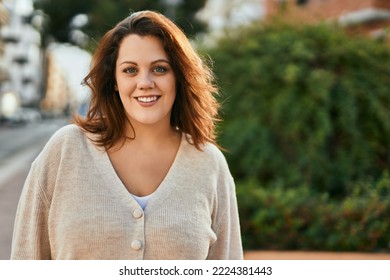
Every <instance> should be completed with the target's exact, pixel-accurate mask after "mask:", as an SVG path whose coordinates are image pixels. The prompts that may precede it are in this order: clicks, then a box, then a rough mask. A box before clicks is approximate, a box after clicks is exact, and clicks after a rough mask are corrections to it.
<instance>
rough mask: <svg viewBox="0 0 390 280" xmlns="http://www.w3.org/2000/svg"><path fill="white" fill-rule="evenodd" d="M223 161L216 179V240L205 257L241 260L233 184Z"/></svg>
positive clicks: (240, 243) (241, 252)
mask: <svg viewBox="0 0 390 280" xmlns="http://www.w3.org/2000/svg"><path fill="white" fill-rule="evenodd" d="M223 162H224V165H223V168H222V172H221V174H220V178H219V179H218V186H217V190H218V194H217V201H216V206H215V216H214V218H213V220H214V221H213V224H214V225H213V229H214V232H215V233H216V236H217V240H216V241H215V243H213V244H212V245H211V247H210V249H209V255H208V257H207V259H214V260H241V259H243V249H242V242H241V231H240V222H239V215H238V206H237V197H236V190H235V184H234V180H233V177H232V176H231V174H230V171H229V169H228V166H227V164H226V161H225V159H224V161H223Z"/></svg>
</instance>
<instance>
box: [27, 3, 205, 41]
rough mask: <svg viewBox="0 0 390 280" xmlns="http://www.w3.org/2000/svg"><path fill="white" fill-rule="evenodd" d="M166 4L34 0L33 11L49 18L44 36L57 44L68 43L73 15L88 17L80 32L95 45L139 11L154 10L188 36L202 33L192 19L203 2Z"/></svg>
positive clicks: (203, 27)
mask: <svg viewBox="0 0 390 280" xmlns="http://www.w3.org/2000/svg"><path fill="white" fill-rule="evenodd" d="M168 2H169V1H166V0H157V1H154V0H144V1H138V0H116V1H106V0H82V1H80V0H67V1H62V2H61V3H59V2H58V1H55V0H36V1H35V8H37V9H41V10H43V11H44V13H45V14H46V15H47V16H48V18H49V21H48V23H47V25H46V30H45V36H53V37H54V38H55V39H56V40H57V41H60V42H69V41H70V38H69V32H70V23H71V20H72V18H73V17H74V16H75V15H77V14H86V15H88V17H89V23H88V25H87V26H85V27H84V28H83V31H84V32H85V33H86V34H87V35H88V36H89V37H90V38H93V39H94V40H96V41H98V40H99V38H100V37H101V36H102V35H103V34H104V33H105V32H106V31H107V30H108V29H110V28H112V27H113V26H114V25H115V24H116V23H117V22H119V21H120V20H122V19H123V18H125V17H126V16H128V15H129V13H130V12H133V11H140V10H155V11H159V12H161V13H164V14H166V15H167V16H168V17H170V18H171V19H172V20H173V21H175V22H176V23H177V24H178V25H179V26H180V27H181V28H182V29H183V31H184V32H185V33H186V34H187V35H188V36H193V35H195V34H196V33H197V32H201V31H204V30H205V29H206V24H205V23H203V22H200V21H198V19H197V18H196V17H195V14H196V13H197V11H199V10H200V9H201V8H202V7H203V6H204V5H205V3H206V0H201V1H195V0H193V1H177V4H176V5H172V4H169V3H168Z"/></svg>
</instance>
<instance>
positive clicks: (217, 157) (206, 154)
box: [185, 136, 227, 166]
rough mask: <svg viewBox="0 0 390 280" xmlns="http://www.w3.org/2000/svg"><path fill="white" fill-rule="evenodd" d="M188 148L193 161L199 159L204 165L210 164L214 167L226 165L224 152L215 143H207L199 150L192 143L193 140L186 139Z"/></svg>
mask: <svg viewBox="0 0 390 280" xmlns="http://www.w3.org/2000/svg"><path fill="white" fill-rule="evenodd" d="M186 138H187V141H185V142H186V146H187V149H185V150H187V151H188V153H189V154H191V158H192V159H195V158H197V159H199V161H201V162H203V164H209V165H214V166H220V165H221V164H222V165H226V164H227V163H226V158H225V155H224V154H223V152H222V151H221V150H220V149H219V148H218V147H217V146H216V145H215V144H213V143H210V142H206V143H204V144H202V145H201V146H200V149H197V148H196V147H195V145H193V144H192V143H191V138H188V136H187V137H186Z"/></svg>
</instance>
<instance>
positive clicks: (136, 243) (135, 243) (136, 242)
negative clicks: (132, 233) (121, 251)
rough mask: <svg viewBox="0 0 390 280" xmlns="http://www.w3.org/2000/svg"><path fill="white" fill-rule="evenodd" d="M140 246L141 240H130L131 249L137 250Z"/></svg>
mask: <svg viewBox="0 0 390 280" xmlns="http://www.w3.org/2000/svg"><path fill="white" fill-rule="evenodd" d="M141 247H142V243H141V241H139V240H137V239H136V240H133V241H132V242H131V248H132V249H133V250H139V249H141Z"/></svg>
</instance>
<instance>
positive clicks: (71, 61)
mask: <svg viewBox="0 0 390 280" xmlns="http://www.w3.org/2000/svg"><path fill="white" fill-rule="evenodd" d="M45 54H46V55H45V56H46V72H45V77H46V79H45V90H44V97H43V99H42V101H41V109H42V110H43V112H44V113H45V114H48V115H54V116H56V115H61V114H64V113H65V114H67V113H74V112H78V111H79V110H80V108H81V107H82V106H85V105H86V103H88V101H89V94H90V91H89V88H88V87H86V86H83V85H82V83H81V82H82V79H83V78H84V77H85V76H86V75H87V73H88V71H89V66H90V63H91V54H90V53H88V52H87V51H85V50H82V49H80V48H79V47H76V46H72V45H68V44H58V43H52V44H50V45H49V47H48V48H47V49H46V51H45ZM79 113H80V112H79Z"/></svg>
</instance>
